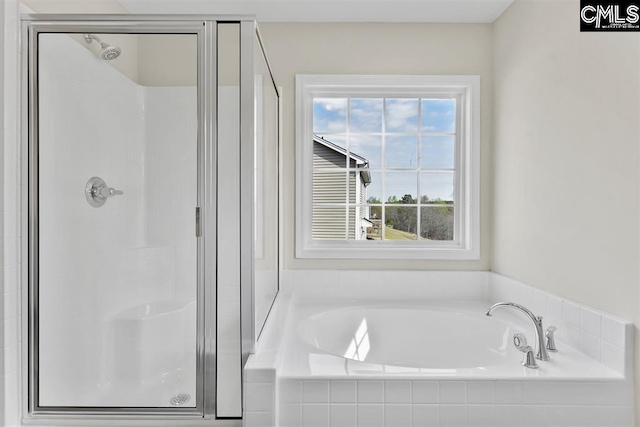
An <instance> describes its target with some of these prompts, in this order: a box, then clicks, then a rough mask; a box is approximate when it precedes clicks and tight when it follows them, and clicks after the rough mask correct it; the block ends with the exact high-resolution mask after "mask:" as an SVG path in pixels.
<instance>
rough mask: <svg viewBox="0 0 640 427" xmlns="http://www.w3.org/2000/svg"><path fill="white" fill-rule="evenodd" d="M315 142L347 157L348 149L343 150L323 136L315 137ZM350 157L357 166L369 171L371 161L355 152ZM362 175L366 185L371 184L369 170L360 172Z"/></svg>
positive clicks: (350, 153)
mask: <svg viewBox="0 0 640 427" xmlns="http://www.w3.org/2000/svg"><path fill="white" fill-rule="evenodd" d="M313 142H317V143H318V144H321V145H324V146H325V147H327V148H329V149H331V150H333V151H335V152H337V153H340V154H342V155H343V156H345V157H346V156H347V150H346V148H342V147H340V146H339V145H337V144H334V143H333V142H331V141H329V140H326V139H324V138H323V137H321V136H318V135H313ZM349 157H350V158H351V159H353V160H354V161H355V162H356V165H357V166H358V167H361V168H363V169H365V168H366V169H368V168H369V160H367V159H365V158H364V157H362V156H359V155H357V154H356V153H353V152H349ZM360 175H361V176H362V181H363V182H364V185H365V186H367V185H369V184H370V183H371V172H369V171H368V170H362V171H360Z"/></svg>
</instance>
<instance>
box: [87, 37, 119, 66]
mask: <svg viewBox="0 0 640 427" xmlns="http://www.w3.org/2000/svg"><path fill="white" fill-rule="evenodd" d="M83 37H84V41H86V42H87V43H91V41H92V40H95V41H97V42H98V43H100V47H101V49H100V51H98V53H97V55H98V56H99V57H100V58H102V59H104V60H105V61H111V60H112V59H116V58H117V57H118V56H120V54H121V53H122V49H120V48H119V47H118V46H111V45H110V44H108V43H105V42H103V41H102V40H100V38H99V37H98V36H95V35H93V34H84V35H83Z"/></svg>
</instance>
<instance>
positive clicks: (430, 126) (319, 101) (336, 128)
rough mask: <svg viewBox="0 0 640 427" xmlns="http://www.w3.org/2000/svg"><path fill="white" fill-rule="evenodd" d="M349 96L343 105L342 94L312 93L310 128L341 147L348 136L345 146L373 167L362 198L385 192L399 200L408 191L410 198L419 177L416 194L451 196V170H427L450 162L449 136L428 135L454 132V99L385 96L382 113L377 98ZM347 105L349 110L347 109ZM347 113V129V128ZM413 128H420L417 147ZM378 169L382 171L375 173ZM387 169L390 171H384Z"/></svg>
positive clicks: (446, 166)
mask: <svg viewBox="0 0 640 427" xmlns="http://www.w3.org/2000/svg"><path fill="white" fill-rule="evenodd" d="M350 101H351V102H350V104H349V103H348V100H347V98H315V99H314V101H313V132H314V134H316V135H320V136H323V137H324V138H325V139H327V140H329V141H331V142H333V143H335V144H337V145H340V146H341V147H343V148H347V134H348V135H349V138H350V139H349V150H350V151H351V152H352V153H354V154H357V155H359V156H361V157H364V158H366V159H367V160H368V161H369V167H370V168H371V169H372V171H373V172H372V180H371V184H370V185H369V187H368V188H367V196H368V197H371V196H374V197H377V198H379V199H381V200H387V199H388V198H389V196H396V197H397V198H399V199H400V198H402V196H403V195H405V194H411V195H412V197H413V198H414V199H415V198H417V197H416V196H417V193H418V181H419V182H420V190H421V191H420V193H421V194H420V196H423V195H426V196H428V197H429V199H431V200H433V199H436V198H440V199H442V200H452V195H453V178H454V174H453V172H448V171H438V172H435V171H432V172H428V170H429V169H453V167H454V139H455V137H454V136H453V135H430V133H440V134H441V133H453V132H455V100H454V99H415V98H414V99H391V98H387V100H386V111H385V114H384V115H383V105H384V103H383V100H382V99H381V98H361V99H357V98H351V100H350ZM348 108H350V112H349V113H350V114H347V109H348ZM420 113H421V114H420ZM348 117H349V119H350V129H347V127H348V125H349V124H348V120H347V118H348ZM383 117H384V120H385V123H384V124H383ZM383 125H384V126H383ZM383 129H384V132H385V148H384V152H383V148H382V145H383V144H382V132H383ZM419 130H421V131H422V133H423V137H422V144H421V145H422V146H421V147H419V144H418V131H419ZM376 133H377V135H376ZM418 163H420V164H418ZM418 167H420V168H421V169H422V172H418V170H417V168H418ZM382 168H386V169H387V171H386V172H384V173H383V172H375V170H376V169H382ZM390 168H391V169H393V170H388V169H390ZM403 169H404V170H403ZM383 181H384V186H383V185H382V182H383ZM383 188H384V190H383ZM383 193H384V194H383Z"/></svg>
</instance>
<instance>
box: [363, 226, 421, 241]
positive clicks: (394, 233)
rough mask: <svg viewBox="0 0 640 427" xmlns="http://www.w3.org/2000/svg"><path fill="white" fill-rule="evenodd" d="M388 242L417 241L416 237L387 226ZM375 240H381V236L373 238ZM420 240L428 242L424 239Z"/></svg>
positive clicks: (385, 233)
mask: <svg viewBox="0 0 640 427" xmlns="http://www.w3.org/2000/svg"><path fill="white" fill-rule="evenodd" d="M384 235H385V239H386V240H416V235H415V234H413V233H409V232H407V231H402V230H396V229H395V228H393V227H389V226H386V227H385V230H384ZM369 236H370V237H373V239H374V240H380V236H379V235H378V236H371V235H369ZM420 240H426V239H425V238H424V237H422V238H421V239H420Z"/></svg>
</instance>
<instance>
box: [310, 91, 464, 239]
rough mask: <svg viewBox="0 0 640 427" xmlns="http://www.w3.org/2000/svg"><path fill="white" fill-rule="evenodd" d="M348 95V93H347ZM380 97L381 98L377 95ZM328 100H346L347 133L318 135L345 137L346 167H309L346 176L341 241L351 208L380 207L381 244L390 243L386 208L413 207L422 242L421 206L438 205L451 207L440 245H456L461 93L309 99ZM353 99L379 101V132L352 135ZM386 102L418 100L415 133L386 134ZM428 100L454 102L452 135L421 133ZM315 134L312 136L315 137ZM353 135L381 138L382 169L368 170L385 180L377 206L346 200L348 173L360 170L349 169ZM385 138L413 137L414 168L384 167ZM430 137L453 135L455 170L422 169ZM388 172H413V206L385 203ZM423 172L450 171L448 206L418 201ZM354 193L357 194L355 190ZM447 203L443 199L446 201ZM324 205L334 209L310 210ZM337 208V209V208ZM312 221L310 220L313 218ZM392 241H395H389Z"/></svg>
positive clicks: (337, 95) (340, 95)
mask: <svg viewBox="0 0 640 427" xmlns="http://www.w3.org/2000/svg"><path fill="white" fill-rule="evenodd" d="M350 92H351V91H350ZM378 95H380V96H378ZM329 98H336V99H346V101H347V102H346V126H347V127H346V131H345V132H330V133H317V135H318V136H321V137H323V138H324V139H326V140H328V141H331V136H344V137H346V138H345V140H346V144H345V145H346V147H345V149H346V151H347V153H346V156H345V168H336V169H334V168H322V169H320V168H313V167H312V171H313V173H315V172H320V171H321V172H327V171H331V170H338V171H340V172H344V173H345V177H346V178H345V187H346V188H345V204H337V206H339V207H344V208H345V239H344V240H347V241H348V240H350V239H349V233H350V230H349V226H350V221H349V213H350V209H351V208H353V207H357V206H364V207H371V206H376V207H380V208H381V217H382V218H381V221H382V222H381V241H389V240H387V239H386V208H387V207H389V206H390V207H407V208H410V207H415V208H416V211H417V213H416V239H415V240H416V241H420V240H422V239H421V231H422V230H421V210H422V209H421V207H428V206H432V207H438V206H445V207H450V208H453V213H454V216H453V236H452V239H451V240H444V241H443V242H453V243H459V241H460V240H459V238H460V235H461V234H462V233H463V230H462V227H463V224H462V219H461V217H460V210H459V209H458V206H459V202H460V197H461V194H460V191H461V186H460V184H461V182H460V181H461V179H462V177H461V171H460V145H461V136H462V129H461V126H462V119H463V117H462V111H461V110H462V106H463V105H464V100H463V98H462V95H461V94H460V93H447V92H444V93H437V92H434V93H431V92H430V91H426V92H420V93H416V92H412V93H410V94H407V95H406V96H401V95H400V96H399V94H397V93H385V94H384V95H382V93H380V94H372V93H371V92H369V93H368V94H362V93H360V94H357V96H354V94H353V93H350V94H349V95H345V93H344V92H336V93H335V95H329V94H328V93H324V94H322V95H318V96H313V95H312V96H311V97H310V100H311V104H312V105H313V103H314V101H315V100H316V99H329ZM353 98H356V99H364V98H370V99H377V98H382V132H351V99H353ZM388 99H416V100H417V104H418V105H417V108H418V112H417V125H416V131H415V132H387V131H386V126H387V100H388ZM429 99H447V100H453V101H454V127H453V128H454V132H425V131H424V130H423V117H422V113H423V111H422V104H423V100H429ZM313 119H314V112H313V108H312V109H311V128H312V129H313V123H314V120H313ZM315 134H316V133H314V135H315ZM352 134H353V135H358V136H381V139H382V141H381V147H380V150H381V160H382V167H381V168H369V169H368V171H369V172H371V173H375V172H378V173H381V174H383V176H384V178H383V179H382V183H381V193H382V194H381V203H380V204H359V203H350V202H349V198H350V179H349V178H350V174H351V173H354V172H355V173H357V172H360V171H362V169H357V168H351V167H350V166H351V154H352V151H351V136H352ZM387 136H393V137H396V136H416V141H417V146H416V150H417V153H416V167H415V168H398V167H393V168H390V167H387V165H386V163H387V156H386V139H387ZM430 136H453V137H454V144H453V159H454V167H453V168H423V167H422V144H423V141H424V139H425V137H430ZM387 171H391V172H395V171H400V172H413V173H415V175H416V200H417V203H415V204H393V203H387V200H388V198H389V195H387V192H386V181H387V179H386V175H385V172H387ZM422 172H430V173H431V172H433V173H440V172H453V200H452V201H451V203H445V204H434V203H427V204H424V203H421V202H420V199H421V198H422V196H421V194H422V192H421V188H420V187H421V173H422ZM356 194H357V191H356ZM445 201H446V200H445ZM327 206H335V205H334V204H323V203H313V202H312V209H313V208H316V207H327ZM337 206H336V207H337ZM355 212H356V213H357V212H358V210H356V211H355ZM312 221H313V218H312ZM355 231H356V230H354V237H355ZM390 241H393V242H397V241H396V240H390ZM428 242H429V244H432V243H433V242H438V240H428Z"/></svg>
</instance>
